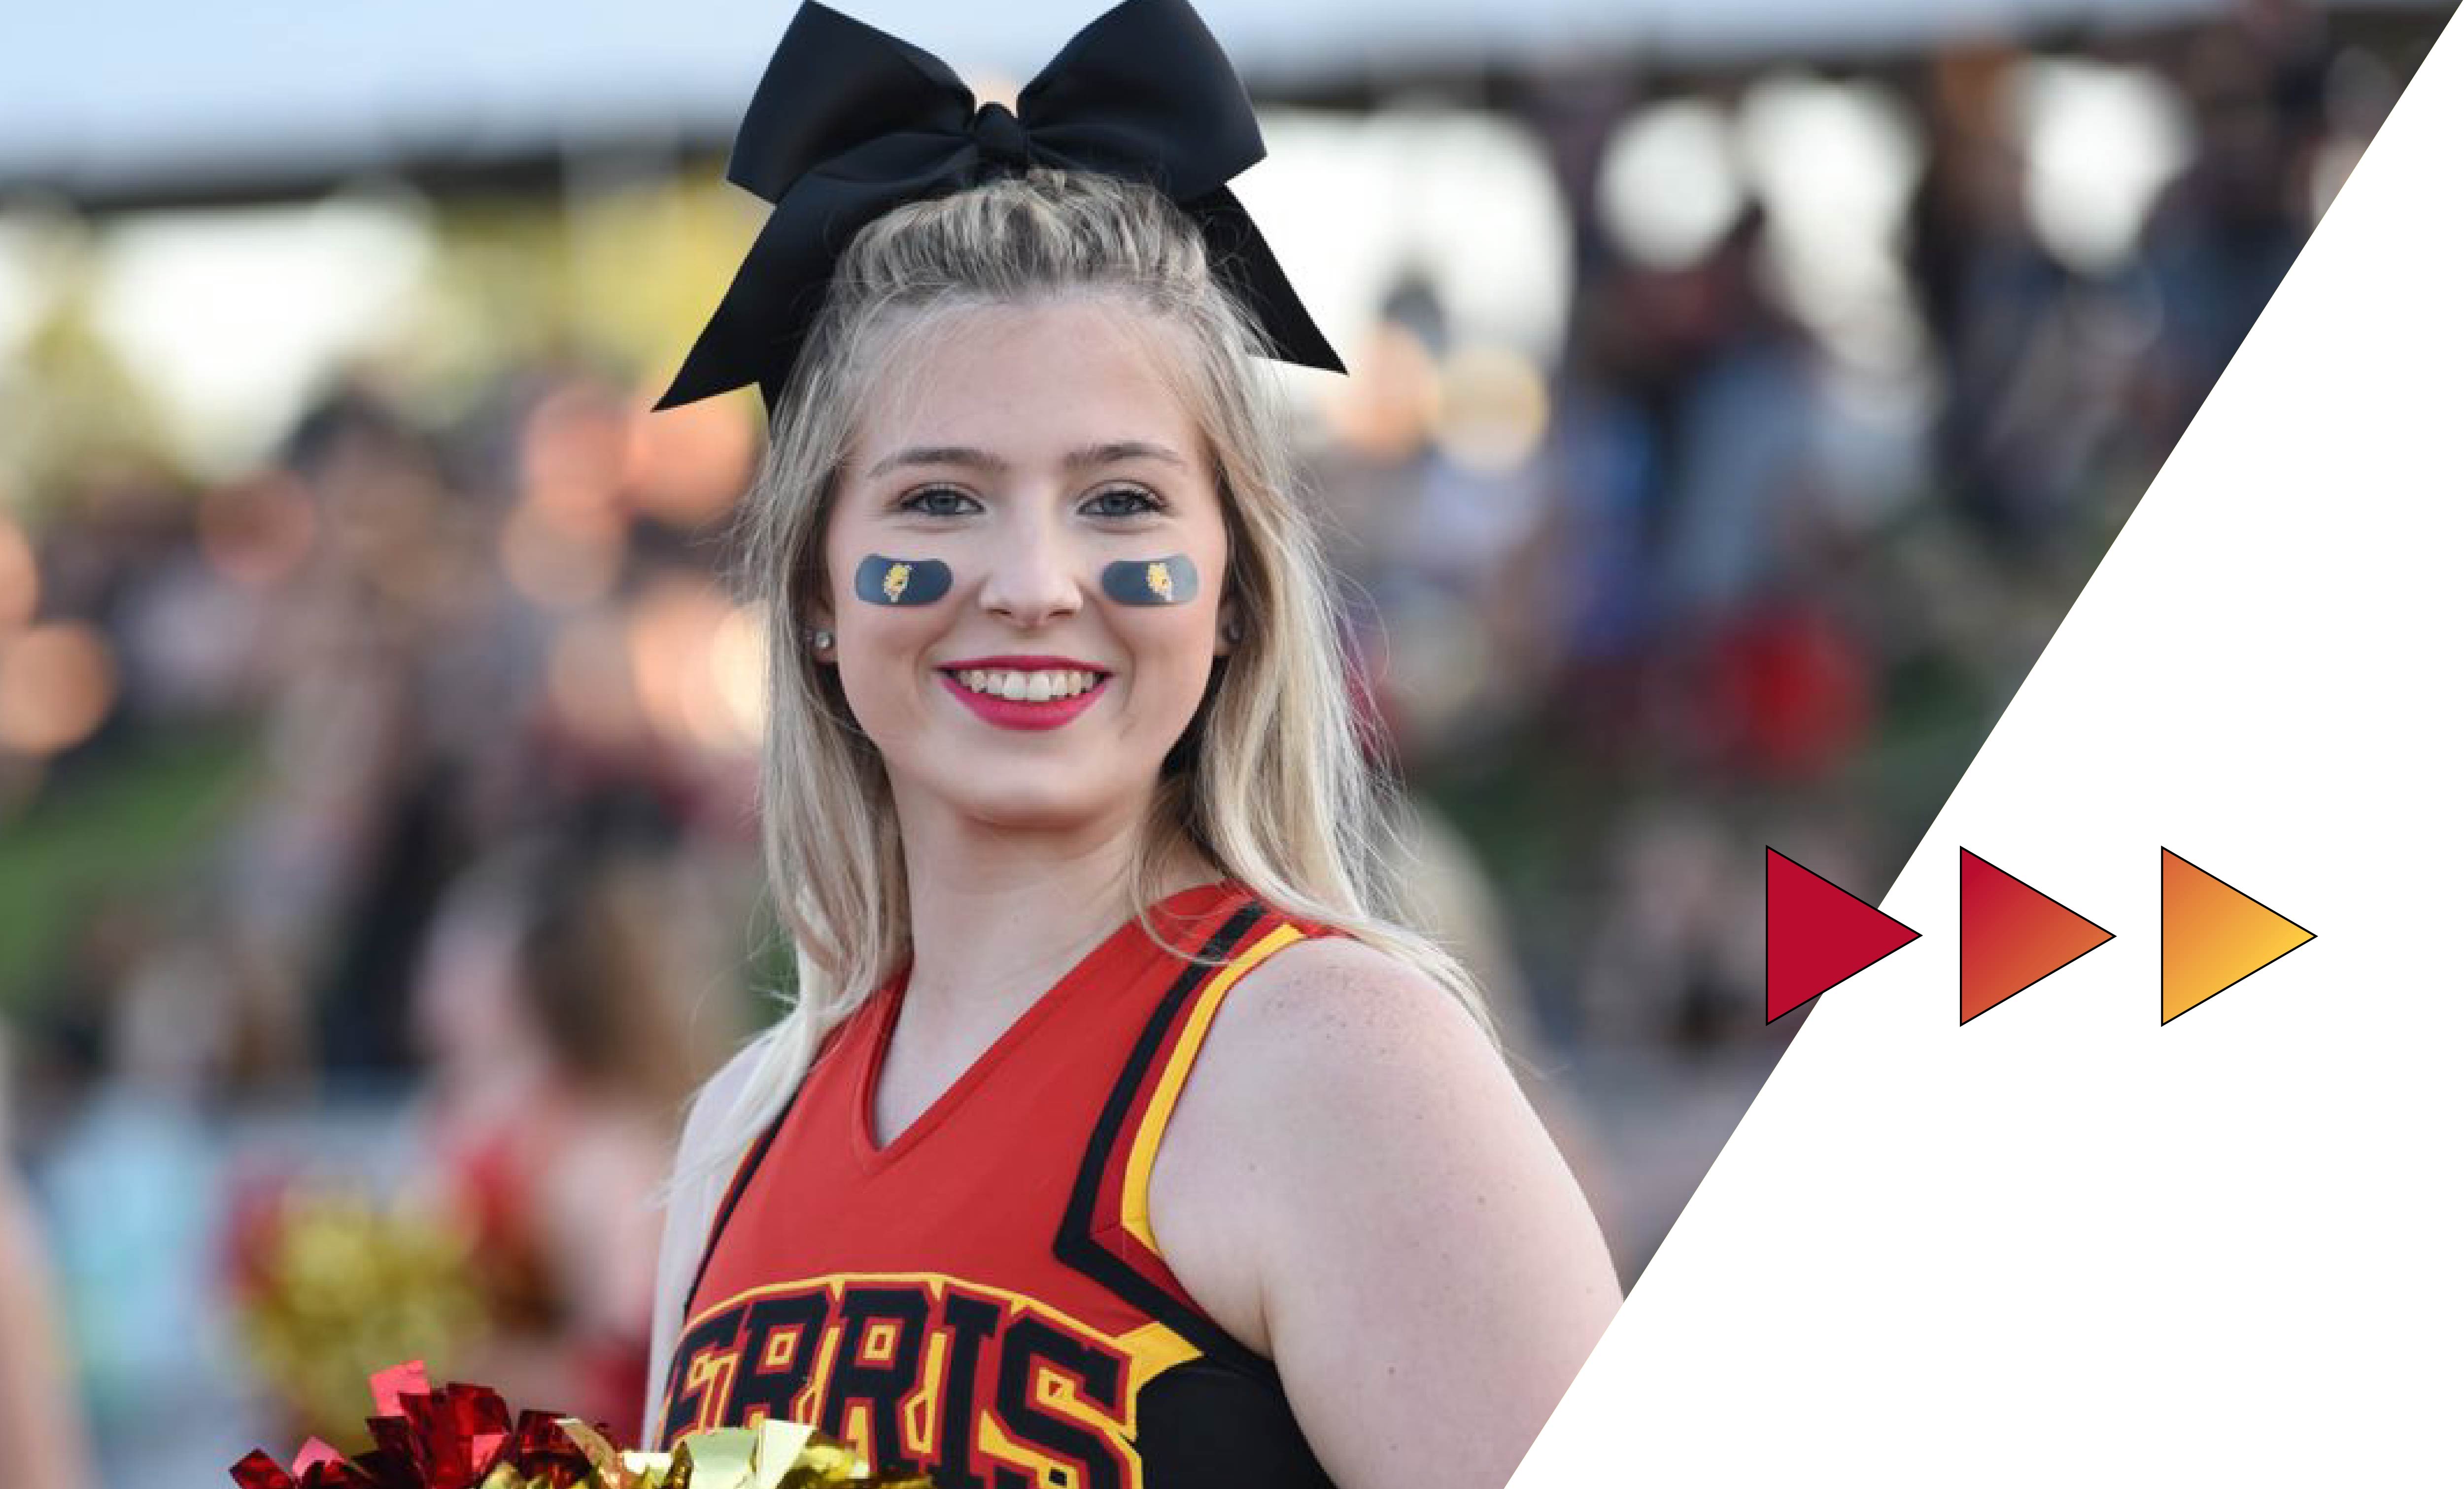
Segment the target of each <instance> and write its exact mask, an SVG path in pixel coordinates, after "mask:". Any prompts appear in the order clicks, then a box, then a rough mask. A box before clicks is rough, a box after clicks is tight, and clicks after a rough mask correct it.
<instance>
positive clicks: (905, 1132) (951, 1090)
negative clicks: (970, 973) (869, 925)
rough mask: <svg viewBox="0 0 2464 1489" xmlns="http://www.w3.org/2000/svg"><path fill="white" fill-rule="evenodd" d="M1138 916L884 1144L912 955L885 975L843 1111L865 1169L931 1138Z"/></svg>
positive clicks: (1069, 997) (1163, 910)
mask: <svg viewBox="0 0 2464 1489" xmlns="http://www.w3.org/2000/svg"><path fill="white" fill-rule="evenodd" d="M1237 887H1238V886H1237V885H1236V884H1235V883H1234V882H1233V881H1232V880H1230V879H1219V880H1216V881H1214V882H1212V883H1206V884H1197V885H1192V886H1191V887H1190V888H1187V889H1184V890H1180V891H1177V893H1174V894H1171V895H1167V896H1165V897H1164V898H1163V899H1161V900H1156V901H1155V903H1153V904H1151V905H1149V906H1147V907H1146V914H1147V917H1148V918H1149V919H1152V920H1169V919H1170V918H1171V912H1172V911H1173V910H1174V909H1176V908H1177V907H1178V906H1179V905H1180V904H1181V903H1182V902H1183V901H1195V900H1199V899H1200V897H1203V896H1208V895H1223V894H1228V893H1231V892H1232V891H1233V890H1235V889H1236V888H1237ZM1138 921H1139V917H1138V916H1136V915H1132V916H1131V917H1129V918H1128V919H1127V920H1125V921H1123V922H1121V923H1120V924H1119V925H1117V926H1115V927H1113V929H1112V931H1111V934H1110V935H1107V936H1106V937H1105V938H1104V939H1103V940H1102V941H1100V942H1097V943H1096V944H1095V945H1094V946H1093V947H1091V948H1090V949H1089V950H1088V951H1087V953H1086V954H1085V955H1083V956H1081V957H1080V958H1079V959H1078V960H1077V961H1076V962H1074V963H1072V964H1071V965H1070V967H1069V968H1068V970H1067V971H1065V972H1063V973H1062V974H1061V976H1060V977H1059V979H1057V980H1056V981H1055V982H1053V984H1052V985H1051V986H1050V987H1048V988H1046V989H1045V990H1044V991H1043V992H1041V993H1039V994H1038V995H1037V996H1036V999H1035V1001H1034V1002H1033V1003H1031V1004H1029V1005H1027V1007H1026V1009H1025V1011H1023V1012H1022V1013H1020V1014H1019V1015H1018V1017H1017V1018H1015V1019H1012V1020H1011V1021H1010V1025H1009V1027H1008V1028H1007V1029H1004V1030H1002V1031H1001V1036H1000V1037H999V1038H997V1039H995V1040H994V1041H993V1042H992V1043H991V1044H989V1045H987V1046H985V1047H984V1050H983V1053H982V1054H980V1055H978V1056H976V1057H975V1059H974V1060H973V1061H972V1062H971V1063H970V1064H969V1065H968V1066H967V1068H966V1069H965V1070H963V1071H961V1072H959V1073H958V1078H957V1079H956V1080H953V1081H951V1082H950V1084H949V1085H948V1086H946V1087H944V1088H943V1090H942V1092H941V1094H940V1095H939V1096H937V1097H935V1098H934V1099H933V1101H932V1103H931V1104H930V1105H928V1106H926V1107H925V1108H924V1110H923V1111H922V1112H920V1113H918V1114H917V1115H916V1118H915V1120H914V1121H913V1122H909V1123H908V1124H907V1125H906V1126H905V1127H904V1128H902V1129H900V1131H899V1133H898V1135H897V1136H896V1137H894V1138H892V1139H891V1140H890V1141H889V1142H888V1143H880V1142H877V1141H876V1140H875V1137H874V1133H875V1131H876V1130H877V1129H876V1128H875V1126H874V1122H873V1109H874V1099H875V1096H876V1094H877V1093H878V1092H879V1090H880V1088H881V1071H882V1067H883V1065H884V1064H886V1063H887V1062H888V1060H889V1057H890V1041H891V1038H892V1037H893V1036H894V1035H895V1034H896V1033H897V1032H898V1015H899V1012H900V1011H901V1010H902V1009H903V1007H904V1006H905V1004H906V1000H907V978H908V974H909V972H910V971H912V970H913V961H912V959H911V961H910V963H909V965H908V966H907V967H901V968H900V969H899V971H898V974H897V976H895V977H893V978H892V979H891V981H890V983H889V985H888V986H886V987H884V988H883V989H881V992H880V995H879V997H878V999H877V1002H878V1004H879V1007H878V1008H877V1009H876V1010H874V1011H872V1013H873V1016H872V1023H871V1025H870V1027H869V1028H868V1029H866V1030H865V1037H866V1039H867V1040H868V1042H869V1048H868V1049H867V1050H866V1052H865V1056H864V1064H863V1076H862V1078H860V1079H858V1080H857V1081H856V1082H855V1090H854V1100H853V1101H852V1103H851V1104H850V1106H849V1108H848V1110H847V1142H848V1145H849V1148H850V1151H851V1152H852V1153H853V1154H854V1157H855V1160H856V1163H857V1164H858V1166H859V1167H862V1168H863V1169H864V1170H865V1171H866V1172H868V1173H869V1172H874V1171H876V1170H879V1169H881V1168H885V1167H889V1166H890V1165H891V1164H893V1163H896V1162H897V1161H898V1160H899V1159H900V1158H902V1157H904V1156H905V1155H906V1154H908V1153H909V1152H911V1151H913V1149H914V1148H915V1146H916V1145H918V1144H920V1143H922V1142H923V1141H924V1140H925V1139H927V1138H929V1137H930V1136H932V1133H933V1130H934V1129H935V1128H936V1127H938V1126H940V1125H941V1124H942V1123H943V1122H945V1121H947V1120H948V1119H949V1117H950V1115H951V1114H952V1113H953V1112H955V1111H957V1109H958V1108H959V1107H960V1106H962V1105H964V1104H965V1102H966V1100H967V1098H968V1097H969V1096H970V1095H972V1094H973V1093H974V1092H975V1090H976V1088H977V1087H979V1086H980V1085H982V1084H983V1083H984V1082H985V1081H986V1080H988V1079H990V1078H991V1077H992V1074H993V1072H994V1071H995V1070H996V1069H998V1068H999V1067H1000V1065H1001V1062H1002V1061H1003V1060H1005V1059H1007V1058H1008V1057H1009V1055H1010V1053H1011V1052H1012V1051H1014V1050H1016V1049H1017V1048H1018V1047H1019V1046H1020V1045H1022V1044H1024V1043H1025V1042H1026V1041H1027V1039H1028V1037H1029V1036H1031V1035H1032V1034H1033V1033H1035V1031H1036V1029H1037V1028H1038V1027H1040V1026H1041V1025H1043V1024H1044V1023H1045V1021H1046V1020H1047V1019H1049V1018H1050V1017H1051V1016H1052V1014H1053V1013H1054V1011H1057V1010H1059V1009H1061V1008H1063V1007H1066V1006H1067V1004H1069V1003H1070V1002H1071V1001H1073V999H1074V998H1075V997H1076V996H1077V994H1078V993H1079V992H1080V990H1081V989H1082V988H1083V987H1084V986H1085V985H1086V984H1087V983H1088V982H1089V980H1090V979H1091V978H1092V977H1093V975H1094V971H1095V968H1096V967H1097V966H1098V965H1099V964H1102V963H1105V962H1109V961H1111V956H1110V955H1108V953H1110V952H1111V951H1112V950H1113V949H1114V948H1115V947H1117V946H1118V945H1120V944H1121V943H1122V941H1123V940H1124V939H1125V938H1128V937H1133V936H1137V937H1143V936H1144V934H1145V933H1144V932H1143V931H1142V930H1141V929H1140V927H1139V924H1138Z"/></svg>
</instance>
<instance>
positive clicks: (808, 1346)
mask: <svg viewBox="0 0 2464 1489" xmlns="http://www.w3.org/2000/svg"><path fill="white" fill-rule="evenodd" d="M829 1322H830V1300H829V1296H828V1295H827V1294H826V1293H807V1294H804V1295H803V1296H801V1297H789V1298H765V1299H763V1300H760V1301H759V1302H756V1303H754V1304H753V1305H752V1306H751V1307H750V1308H748V1309H746V1310H745V1314H744V1344H743V1345H742V1350H743V1353H742V1354H741V1355H740V1356H739V1357H738V1358H737V1362H736V1387H735V1389H733V1390H731V1391H729V1392H728V1396H727V1415H726V1417H725V1419H724V1420H725V1421H726V1423H727V1425H728V1426H730V1427H750V1426H752V1425H753V1413H754V1412H755V1411H759V1412H761V1413H762V1414H763V1415H764V1416H768V1417H771V1418H774V1419H776V1420H778V1421H781V1422H784V1421H789V1420H792V1419H793V1418H794V1416H795V1414H796V1411H795V1406H796V1398H797V1397H798V1396H800V1395H802V1394H803V1390H804V1388H805V1387H806V1386H808V1385H810V1384H812V1378H813V1351H814V1350H815V1349H816V1348H818V1347H819V1346H820V1345H821V1343H822V1335H823V1333H824V1332H825V1331H826V1330H827V1328H828V1326H829ZM781 1330H787V1331H791V1333H792V1336H793V1338H794V1340H795V1343H794V1344H792V1345H789V1346H788V1348H787V1357H786V1358H785V1359H784V1360H781V1362H779V1363H778V1364H776V1365H773V1364H771V1363H770V1346H771V1342H772V1341H773V1340H774V1339H776V1338H777V1337H778V1336H779V1334H780V1332H781Z"/></svg>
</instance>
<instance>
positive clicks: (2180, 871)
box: [2157, 848, 2312, 1024]
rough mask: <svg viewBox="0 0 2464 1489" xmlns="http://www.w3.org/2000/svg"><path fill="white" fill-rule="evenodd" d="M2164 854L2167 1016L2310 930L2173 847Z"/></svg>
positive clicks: (2251, 968)
mask: <svg viewBox="0 0 2464 1489" xmlns="http://www.w3.org/2000/svg"><path fill="white" fill-rule="evenodd" d="M2157 852H2158V853H2160V854H2162V855H2164V861H2165V889H2164V922H2165V930H2164V941H2165V952H2164V962H2165V993H2164V998H2165V1016H2164V1017H2163V1018H2162V1019H2161V1020H2159V1022H2160V1023H2167V1024H2169V1023H2171V1022H2172V1021H2173V1019H2174V1017H2175V1016H2176V1015H2178V1014H2181V1013H2184V1012H2187V1011H2189V1010H2191V1009H2194V1008H2196V1007H2198V1006H2199V1005H2200V1004H2202V1003H2205V1002H2206V1001H2208V1000H2209V999H2210V998H2212V997H2214V996H2215V995H2216V994H2217V993H2220V992H2222V991H2224V990H2225V989H2227V988H2230V987H2232V986H2233V984H2235V983H2237V982H2239V981H2241V980H2242V979H2243V978H2245V977H2248V976H2249V975H2250V974H2251V973H2253V972H2255V971H2257V970H2258V969H2259V968H2260V967H2265V966H2266V965H2267V964H2269V963H2270V962H2273V961H2275V960H2276V959H2277V957H2280V956H2282V955H2284V953H2286V952H2288V951H2290V950H2292V949H2293V948H2294V947H2296V946H2299V945H2301V944H2302V943H2304V942H2306V941H2309V940H2311V939H2312V938H2311V934H2310V932H2308V931H2306V930H2303V929H2302V928H2301V927H2300V926H2299V925H2296V924H2294V923H2293V922H2291V921H2288V920H2286V919H2285V918H2284V917H2282V916H2280V915H2278V914H2277V913H2276V912H2275V911H2273V910H2271V909H2269V908H2268V907H2267V906H2265V905H2263V904H2260V903H2259V902H2258V901H2257V900H2253V899H2252V898H2250V897H2249V896H2248V895H2245V894H2243V893H2242V892H2241V891H2240V890H2238V889H2235V888H2233V886H2232V885H2231V884H2228V883H2226V882H2225V881H2224V880H2223V879H2220V878H2216V877H2215V876H2214V875H2212V874H2210V873H2209V872H2208V871H2207V870H2205V869H2202V868H2200V867H2199V866H2198V865H2197V864H2195V863H2192V862H2190V861H2189V859H2188V858H2185V857H2183V856H2180V855H2179V854H2176V853H2174V852H2173V851H2172V850H2171V849H2169V848H2159V849H2158V850H2157Z"/></svg>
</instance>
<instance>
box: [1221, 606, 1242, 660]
mask: <svg viewBox="0 0 2464 1489" xmlns="http://www.w3.org/2000/svg"><path fill="white" fill-rule="evenodd" d="M1244 632H1245V628H1244V627H1243V625H1242V623H1241V604H1240V602H1239V601H1237V600H1229V599H1227V600H1225V601H1224V602H1223V604H1222V605H1221V607H1220V608H1218V609H1217V611H1216V612H1215V655H1216V656H1231V655H1232V649H1233V648H1234V647H1237V646H1239V645H1240V644H1241V638H1242V636H1243V633H1244Z"/></svg>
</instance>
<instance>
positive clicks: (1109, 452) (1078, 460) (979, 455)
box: [864, 439, 1189, 480]
mask: <svg viewBox="0 0 2464 1489" xmlns="http://www.w3.org/2000/svg"><path fill="white" fill-rule="evenodd" d="M1135 459H1149V460H1161V461H1162V462H1164V463H1165V464H1166V465H1177V466H1179V467H1181V468H1182V469H1183V470H1186V469H1188V467H1189V462H1188V461H1187V460H1184V459H1182V458H1181V457H1180V456H1178V455H1177V454H1176V453H1174V452H1173V451H1172V450H1171V449H1170V448H1169V447H1167V446H1164V445H1157V444H1150V443H1148V442H1147V441H1145V440H1143V439H1114V440H1108V441H1106V442H1105V443H1103V444H1100V445H1087V446H1084V447H1082V448H1080V449H1077V450H1072V451H1070V452H1069V453H1068V454H1067V455H1066V456H1062V459H1061V464H1062V466H1063V468H1064V469H1066V470H1073V471H1074V470H1080V469H1083V468H1084V467H1087V466H1089V465H1110V464H1111V463H1112V462H1114V461H1116V460H1135ZM910 465H967V466H973V467H975V468H976V469H978V470H985V471H992V472H994V473H996V474H999V473H1001V472H1004V471H1007V470H1008V469H1009V462H1008V461H1007V460H1004V459H1002V458H1001V456H997V455H994V454H992V453H991V452H990V451H986V450H976V449H972V448H970V447H968V446H966V445H915V446H913V447H911V448H909V449H905V450H901V451H899V452H898V453H897V454H895V455H891V456H883V457H882V459H881V460H880V461H879V462H878V463H876V464H875V465H874V466H873V467H872V469H870V470H869V471H867V472H865V473H864V476H865V479H867V480H870V479H872V478H874V477H876V476H882V475H886V474H887V473H889V472H891V471H894V470H897V469H899V468H901V467H903V466H910Z"/></svg>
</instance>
